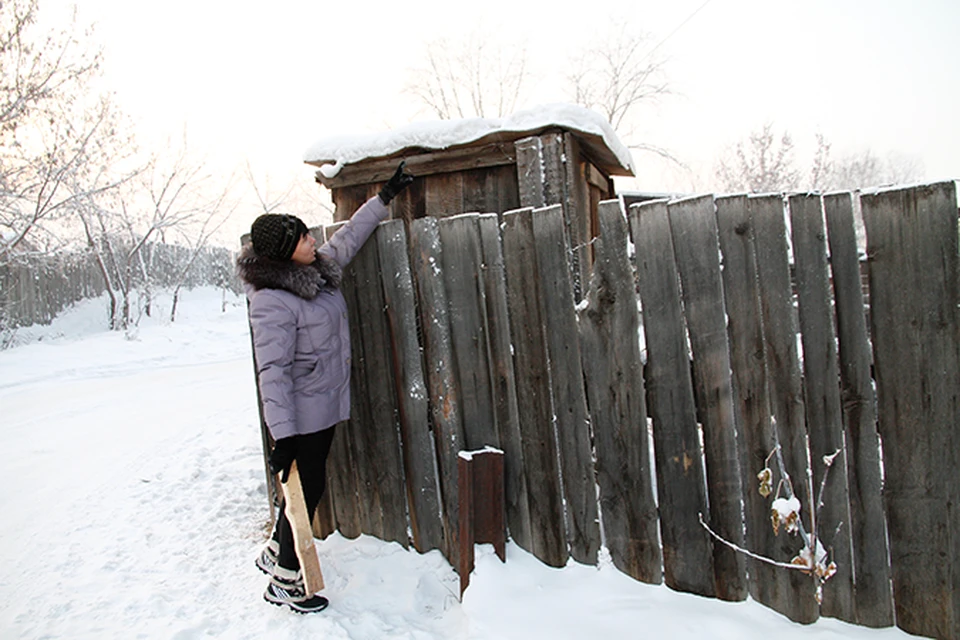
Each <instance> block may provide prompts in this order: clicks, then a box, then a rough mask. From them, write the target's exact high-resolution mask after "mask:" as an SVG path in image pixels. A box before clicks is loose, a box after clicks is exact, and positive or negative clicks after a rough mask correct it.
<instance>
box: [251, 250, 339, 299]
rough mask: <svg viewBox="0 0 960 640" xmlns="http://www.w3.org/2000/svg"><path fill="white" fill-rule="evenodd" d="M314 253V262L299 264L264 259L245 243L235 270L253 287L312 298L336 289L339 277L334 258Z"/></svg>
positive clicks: (289, 261) (337, 265)
mask: <svg viewBox="0 0 960 640" xmlns="http://www.w3.org/2000/svg"><path fill="white" fill-rule="evenodd" d="M316 255H317V259H316V260H315V261H314V262H313V264H309V265H302V264H298V263H296V262H294V261H292V260H272V259H270V258H265V257H263V256H261V255H258V254H257V253H256V252H255V251H254V250H253V247H252V246H251V245H247V246H245V247H244V248H243V250H242V251H241V252H240V256H239V257H238V258H237V273H238V274H239V276H240V278H241V279H242V280H243V281H244V282H246V283H247V284H249V285H250V286H251V287H253V288H254V289H255V290H260V289H283V290H284V291H289V292H290V293H292V294H294V295H296V296H299V297H301V298H303V299H304V300H313V299H314V298H316V297H317V295H319V294H320V292H321V291H324V290H330V289H339V288H340V279H341V276H342V271H341V269H340V265H339V264H337V262H336V260H334V259H333V258H331V257H329V256H326V255H324V254H322V253H320V252H319V251H318V252H317V254H316Z"/></svg>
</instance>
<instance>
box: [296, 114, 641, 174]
mask: <svg viewBox="0 0 960 640" xmlns="http://www.w3.org/2000/svg"><path fill="white" fill-rule="evenodd" d="M550 127H560V128H563V129H569V130H573V131H577V132H579V133H580V134H582V136H581V137H582V139H583V141H584V143H585V144H586V145H587V146H588V148H590V149H591V150H592V151H593V152H594V155H596V156H598V159H606V160H608V162H607V163H606V164H608V165H609V166H607V167H606V169H607V170H608V171H609V172H610V173H611V174H612V175H633V174H634V167H633V158H632V157H631V155H630V151H629V150H628V149H627V148H626V147H625V146H624V145H623V144H622V143H621V142H620V140H619V138H617V134H616V133H615V132H614V131H613V127H611V126H610V124H609V123H608V122H607V121H606V120H604V118H603V117H602V116H600V115H599V114H598V113H596V112H595V111H591V110H590V109H586V108H584V107H581V106H578V105H573V104H564V103H555V104H547V105H542V106H539V107H535V108H533V109H527V110H524V111H518V112H517V113H515V114H513V115H510V116H507V117H505V118H466V119H462V120H439V121H431V122H414V123H411V124H408V125H406V126H403V127H399V128H397V129H392V130H390V131H384V132H380V133H370V134H357V135H340V136H333V137H330V138H324V139H322V140H319V141H317V142H315V143H314V144H313V145H312V146H310V148H308V149H307V151H306V152H305V153H304V156H303V161H304V162H305V163H307V164H311V165H314V166H318V167H320V173H321V174H323V176H324V177H326V178H333V177H334V176H336V175H337V174H338V173H339V172H340V169H342V168H343V167H344V166H345V165H348V164H354V163H357V162H360V161H362V160H365V159H367V158H382V157H387V156H390V155H393V154H397V153H399V152H402V151H404V150H405V149H411V148H421V149H434V150H436V149H447V148H449V147H454V146H458V145H464V144H469V143H473V142H477V141H480V140H483V139H484V138H487V137H492V136H496V135H498V134H503V133H512V134H529V135H533V134H535V133H537V132H539V131H542V130H543V129H547V128H550ZM516 137H521V136H516ZM611 154H612V156H611Z"/></svg>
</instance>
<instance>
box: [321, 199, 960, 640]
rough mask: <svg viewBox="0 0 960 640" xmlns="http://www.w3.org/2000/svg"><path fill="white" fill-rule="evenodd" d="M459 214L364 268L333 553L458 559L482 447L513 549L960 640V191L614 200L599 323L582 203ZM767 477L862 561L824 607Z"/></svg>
mask: <svg viewBox="0 0 960 640" xmlns="http://www.w3.org/2000/svg"><path fill="white" fill-rule="evenodd" d="M858 198H859V202H858ZM357 204H359V201H358V203H357ZM858 204H859V205H862V207H861V206H858ZM861 208H862V220H863V223H864V225H865V228H866V247H865V250H866V265H867V266H866V274H867V279H868V284H869V287H868V289H869V299H865V298H864V295H863V291H864V289H863V287H862V279H861V273H862V266H861V259H860V256H861V253H862V252H861V249H862V248H860V247H858V246H857V234H856V232H855V228H856V223H857V221H858V212H859V210H860V209H861ZM450 213H451V214H453V215H451V216H449V217H445V218H422V219H418V220H415V221H413V222H412V223H411V224H409V225H408V226H406V225H405V224H404V223H403V222H402V221H389V222H386V223H383V224H382V225H381V226H380V228H379V229H378V230H377V232H376V236H375V238H376V241H374V242H369V243H367V245H366V246H365V247H364V248H363V249H362V250H361V252H360V254H359V255H358V256H357V258H356V259H355V260H354V262H353V263H352V264H351V265H350V267H349V269H348V271H347V273H346V277H345V279H344V283H345V284H344V290H345V293H346V295H347V299H348V302H349V304H350V313H351V317H352V318H353V326H352V332H353V333H352V339H353V343H354V362H353V388H354V394H353V397H354V401H355V406H354V410H353V418H352V419H351V420H350V421H349V423H347V424H345V425H343V426H342V428H341V429H340V430H339V431H338V435H337V438H336V440H335V444H334V448H333V452H332V454H331V460H330V484H329V486H330V491H328V492H327V496H326V498H325V501H324V505H323V508H321V510H320V514H319V517H318V522H317V529H318V532H319V533H320V534H321V535H325V534H326V533H328V532H330V531H332V530H334V529H339V530H340V531H341V532H342V533H343V534H344V535H346V536H348V537H354V536H356V535H359V534H360V533H368V534H371V535H375V536H378V537H381V538H383V539H386V540H396V541H398V542H400V543H401V544H404V545H409V544H412V545H413V546H414V547H415V548H416V549H418V550H419V551H421V552H424V551H427V550H430V549H440V550H441V551H442V552H443V553H444V554H445V555H446V556H447V558H448V559H450V561H451V563H452V564H453V565H454V566H458V560H459V559H458V558H457V557H456V556H457V554H458V541H457V539H456V538H457V536H458V532H457V522H458V513H457V509H458V504H457V498H456V497H457V491H458V488H457V454H458V452H460V451H465V450H478V449H482V448H484V447H487V446H490V447H494V448H496V449H499V450H502V451H503V452H504V465H505V468H504V484H505V492H506V505H505V511H506V522H507V527H508V530H509V534H510V536H511V538H512V539H513V540H514V541H515V542H516V543H517V544H518V545H520V546H521V547H523V548H524V549H527V550H528V551H530V552H531V553H533V554H534V555H536V556H537V557H538V558H539V559H540V560H542V561H543V562H545V563H546V564H548V565H551V566H557V567H559V566H563V565H564V564H566V562H567V561H568V559H569V558H572V559H574V560H576V561H577V562H580V563H585V564H596V563H597V561H598V555H599V551H600V548H601V546H603V547H605V548H606V549H607V550H608V552H609V554H610V557H611V558H612V561H613V563H614V564H615V566H616V567H617V568H618V569H620V570H621V571H623V572H624V573H626V574H628V575H630V576H632V577H634V578H635V579H637V580H641V581H644V582H647V583H651V584H659V583H665V584H666V585H667V586H669V587H671V588H673V589H676V590H680V591H685V592H690V593H696V594H700V595H703V596H710V597H717V598H721V599H725V600H731V601H739V600H743V599H745V598H746V596H747V594H749V595H750V596H751V597H752V598H754V599H755V600H757V601H759V602H761V603H763V604H765V605H767V606H769V607H771V608H773V609H774V610H776V611H779V612H781V613H782V614H784V615H786V616H788V617H789V618H790V619H792V620H795V621H798V622H803V623H809V622H813V621H815V620H816V619H817V618H818V617H819V616H830V617H835V618H839V619H842V620H845V621H848V622H852V623H857V624H861V625H866V626H871V627H883V626H890V625H892V624H897V625H898V626H900V627H901V628H903V629H904V630H906V631H908V632H910V633H915V634H920V635H927V636H933V637H939V638H948V637H958V636H960V522H958V519H960V516H958V513H960V507H958V501H957V499H958V495H957V493H958V490H960V489H958V488H960V459H958V458H960V450H958V449H960V441H958V438H960V436H958V435H956V425H957V424H960V399H958V393H960V355H958V348H960V324H958V318H957V305H958V303H960V295H958V288H960V287H958V253H957V251H958V227H957V199H956V190H955V186H954V183H952V182H950V183H942V184H933V185H927V186H921V187H911V188H902V189H889V190H885V191H877V192H871V193H869V194H865V195H863V196H858V195H856V194H850V193H843V194H829V195H827V196H821V195H818V194H803V195H789V196H782V195H779V194H771V195H757V196H743V195H734V196H724V197H714V196H701V197H695V198H688V199H683V200H676V201H654V202H645V203H641V204H636V205H633V206H631V207H630V208H629V210H628V211H624V210H623V209H622V208H621V205H620V203H619V202H618V201H607V202H603V203H601V206H600V208H599V215H598V225H597V226H598V229H599V236H598V238H596V240H595V241H594V242H593V245H592V252H593V253H592V258H593V260H592V267H591V268H588V269H587V270H586V271H587V275H588V278H587V279H586V280H585V281H584V282H583V301H582V302H580V303H575V299H576V298H575V295H574V287H575V280H576V278H575V277H574V274H576V273H577V271H578V270H579V269H582V268H583V265H582V264H580V263H579V262H578V263H577V264H575V263H574V260H573V258H572V255H571V253H570V252H569V250H568V249H567V247H569V243H568V241H567V239H566V238H565V236H564V234H565V228H566V227H565V223H564V218H563V211H562V207H559V206H546V207H542V208H538V209H530V208H526V209H517V210H513V211H508V212H504V213H499V214H498V213H493V214H460V213H459V212H450ZM881 442H882V449H881ZM881 465H882V466H881ZM768 467H773V468H777V469H779V468H782V469H783V470H784V471H785V472H786V473H787V474H788V475H789V479H790V480H791V483H792V486H791V487H790V489H792V492H793V493H794V494H795V495H796V496H797V498H798V499H799V501H800V504H801V509H800V512H799V517H800V524H801V525H802V528H803V530H804V531H806V532H812V533H813V534H815V535H816V536H817V537H818V538H819V539H820V540H821V541H822V543H823V547H824V548H825V550H827V551H828V552H829V554H830V558H831V559H832V560H833V561H834V562H835V563H836V565H837V567H836V573H835V574H834V575H833V576H832V577H831V578H830V579H829V580H828V581H827V582H825V583H824V584H823V590H822V594H821V601H818V597H817V583H816V581H815V579H814V577H813V576H812V575H810V574H809V573H807V572H803V571H797V570H791V569H785V568H783V567H779V566H774V565H773V564H770V563H769V562H767V560H773V561H776V562H778V563H790V562H791V561H792V560H793V559H794V557H795V556H797V554H798V552H799V551H800V549H801V548H802V546H803V545H802V542H801V539H800V537H798V536H797V535H793V534H790V533H787V532H785V531H783V530H781V531H780V532H779V534H778V533H776V532H775V531H774V530H773V527H772V526H771V502H772V499H773V497H774V496H773V495H770V496H764V495H761V493H760V492H759V491H758V487H759V485H760V482H759V480H758V473H759V472H760V471H761V470H763V469H764V468H768ZM776 475H777V477H778V478H779V473H777V474H776ZM773 489H774V491H778V492H780V495H781V496H782V495H783V492H784V491H785V490H786V489H785V488H783V487H778V486H774V487H773ZM721 539H722V541H723V542H721ZM888 540H889V544H888ZM735 547H736V548H739V549H740V551H736V550H734V548H735ZM744 551H748V552H749V553H745V552H744Z"/></svg>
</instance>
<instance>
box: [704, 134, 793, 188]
mask: <svg viewBox="0 0 960 640" xmlns="http://www.w3.org/2000/svg"><path fill="white" fill-rule="evenodd" d="M716 177H717V180H718V181H719V183H720V186H721V187H722V188H723V189H726V190H728V191H750V192H752V193H765V192H773V191H786V190H790V189H794V188H796V187H797V185H798V184H799V182H800V172H799V171H798V170H797V168H796V166H795V164H794V150H793V140H792V139H791V137H790V134H789V133H787V132H784V133H783V134H782V135H780V137H779V140H778V139H777V136H776V134H775V133H774V131H773V124H772V123H767V124H765V125H763V128H762V129H760V130H759V131H754V132H752V133H751V134H750V136H749V138H748V139H747V141H745V142H743V141H741V142H738V143H737V144H736V146H735V147H734V149H733V151H732V154H731V153H728V154H727V155H726V156H724V157H722V158H720V160H719V161H718V163H717V169H716Z"/></svg>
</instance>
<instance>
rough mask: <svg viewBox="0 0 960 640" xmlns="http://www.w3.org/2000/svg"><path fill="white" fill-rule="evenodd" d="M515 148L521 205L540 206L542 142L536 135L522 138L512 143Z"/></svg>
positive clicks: (543, 201) (541, 204)
mask: <svg viewBox="0 0 960 640" xmlns="http://www.w3.org/2000/svg"><path fill="white" fill-rule="evenodd" d="M514 147H515V148H516V150H517V182H518V184H519V192H520V206H521V207H542V206H543V205H544V204H545V200H544V193H543V183H544V176H543V161H542V160H541V158H542V156H543V143H542V142H541V140H540V138H539V137H537V136H531V137H529V138H523V139H521V140H517V141H516V142H515V143H514Z"/></svg>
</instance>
